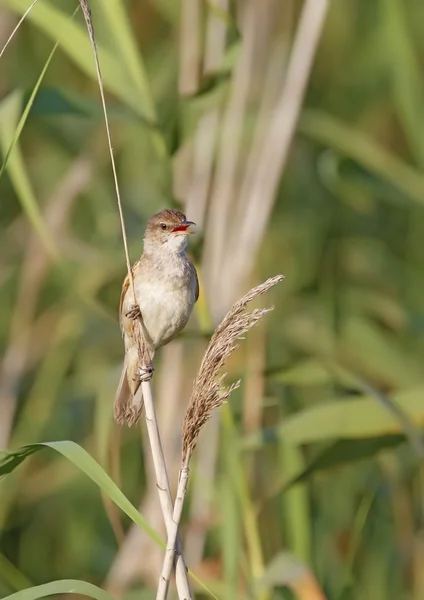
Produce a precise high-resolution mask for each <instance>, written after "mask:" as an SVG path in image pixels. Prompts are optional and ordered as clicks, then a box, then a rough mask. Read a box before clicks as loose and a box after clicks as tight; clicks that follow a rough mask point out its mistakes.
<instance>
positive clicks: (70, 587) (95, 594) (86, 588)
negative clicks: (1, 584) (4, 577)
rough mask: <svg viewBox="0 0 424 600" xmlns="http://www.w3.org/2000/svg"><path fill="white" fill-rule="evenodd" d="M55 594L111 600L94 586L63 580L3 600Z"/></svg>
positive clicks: (30, 598)
mask: <svg viewBox="0 0 424 600" xmlns="http://www.w3.org/2000/svg"><path fill="white" fill-rule="evenodd" d="M56 594H78V595H81V596H88V597H89V598H94V600H113V598H112V596H110V595H109V594H108V593H107V592H105V591H104V590H102V589H101V588H99V587H97V586H96V585H93V584H92V583H87V582H86V581H79V580H77V579H63V580H61V581H51V582H50V583H45V584H43V585H36V586H35V587H31V588H28V589H26V590H21V591H19V592H15V593H14V594H11V595H10V596H6V597H5V598H3V600H37V598H45V597H46V596H55V595H56Z"/></svg>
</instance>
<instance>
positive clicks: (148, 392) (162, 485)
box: [141, 381, 192, 600]
mask: <svg viewBox="0 0 424 600" xmlns="http://www.w3.org/2000/svg"><path fill="white" fill-rule="evenodd" d="M141 386H142V390H143V399H144V409H145V416H146V426H147V432H148V435H149V442H150V448H151V451H152V458H153V466H154V470H155V476H156V484H157V488H158V494H159V501H160V504H161V508H162V514H163V518H164V521H165V527H166V532H167V535H168V538H169V536H170V534H171V533H172V534H173V537H174V545H173V547H172V549H173V553H172V557H174V549H175V547H176V553H177V557H176V583H177V589H178V597H179V598H180V600H189V599H191V597H192V596H191V590H190V584H189V581H188V575H187V567H186V565H185V563H184V558H183V556H182V554H181V540H180V538H179V536H178V527H177V535H175V534H174V520H173V511H174V508H173V505H172V498H171V492H170V487H169V479H168V473H167V471H166V465H165V458H164V455H163V449H162V443H161V440H160V436H159V429H158V424H157V419H156V411H155V405H154V402H153V394H152V385H151V382H150V381H143V382H142V383H141ZM171 570H172V564H171ZM167 583H168V584H169V579H168V582H167ZM167 590H168V585H166V592H167ZM166 592H165V596H164V598H165V597H166Z"/></svg>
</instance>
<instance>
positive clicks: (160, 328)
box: [134, 275, 195, 348]
mask: <svg viewBox="0 0 424 600" xmlns="http://www.w3.org/2000/svg"><path fill="white" fill-rule="evenodd" d="M134 283H135V288H136V290H135V291H136V295H137V300H138V303H139V305H140V310H141V314H142V316H143V321H144V325H145V328H146V330H147V333H148V335H149V337H150V340H151V343H152V345H153V346H154V348H158V347H159V346H162V345H164V344H166V343H168V342H169V341H171V340H172V339H173V338H174V337H175V336H176V335H177V334H178V333H179V332H180V331H181V330H182V329H183V328H184V327H185V325H186V324H187V321H188V319H189V317H190V314H191V312H192V310H193V306H194V303H195V291H194V286H193V284H192V281H191V278H188V277H181V276H169V275H168V276H166V275H163V276H159V277H157V278H149V279H147V280H146V279H145V278H143V277H141V278H136V280H135V282H134Z"/></svg>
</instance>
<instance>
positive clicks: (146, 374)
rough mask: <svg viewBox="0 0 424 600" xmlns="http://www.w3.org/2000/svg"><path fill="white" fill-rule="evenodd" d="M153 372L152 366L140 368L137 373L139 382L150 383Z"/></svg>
mask: <svg viewBox="0 0 424 600" xmlns="http://www.w3.org/2000/svg"><path fill="white" fill-rule="evenodd" d="M154 371H155V369H154V367H153V365H150V366H149V367H140V368H139V369H138V371H137V375H138V377H139V379H140V381H150V380H151V379H152V377H153V373H154Z"/></svg>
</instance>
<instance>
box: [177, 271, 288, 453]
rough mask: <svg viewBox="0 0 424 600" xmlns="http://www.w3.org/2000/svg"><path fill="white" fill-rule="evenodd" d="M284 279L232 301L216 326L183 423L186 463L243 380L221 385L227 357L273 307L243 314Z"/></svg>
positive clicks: (275, 280)
mask: <svg viewBox="0 0 424 600" xmlns="http://www.w3.org/2000/svg"><path fill="white" fill-rule="evenodd" d="M283 279H284V276H283V275H277V276H276V277H272V278H271V279H268V280H267V281H265V282H264V283H261V284H260V285H258V286H257V287H255V288H253V289H251V290H250V292H248V293H247V294H246V295H245V296H243V298H241V299H240V300H238V301H237V302H236V303H235V304H233V306H232V308H231V309H230V310H229V312H228V313H227V314H226V316H225V317H224V319H223V320H222V321H221V323H220V325H218V327H217V328H216V330H215V332H214V334H213V336H212V338H211V341H210V342H209V346H208V348H207V350H206V352H205V356H204V357H203V360H202V364H201V365H200V369H199V372H198V375H197V377H196V379H195V381H194V384H193V392H192V395H191V399H190V402H189V405H188V407H187V411H186V414H185V418H184V424H183V463H184V462H185V459H186V457H187V456H189V455H191V454H192V453H193V450H194V448H195V447H196V444H197V438H198V436H199V433H200V430H201V429H202V427H203V426H204V424H205V423H206V422H207V421H208V420H209V419H210V417H211V415H212V412H213V410H214V409H215V408H218V407H219V406H220V405H221V404H223V402H225V401H226V400H227V398H228V397H229V395H230V394H231V392H233V391H234V390H235V389H236V388H237V387H238V386H239V383H240V382H237V383H235V384H232V385H231V386H230V387H228V388H227V389H224V388H223V387H222V382H223V379H224V377H225V375H222V376H221V377H219V378H218V373H219V371H220V370H221V368H222V367H223V366H224V364H225V361H226V359H227V358H228V356H229V355H230V354H231V353H232V352H233V351H234V350H235V349H236V348H237V346H238V344H237V340H239V339H240V338H241V337H242V336H243V335H244V334H245V333H246V332H247V331H249V329H251V328H252V327H254V325H256V323H257V322H258V321H259V320H260V319H262V317H263V316H265V315H266V314H267V313H268V312H270V311H271V310H272V308H256V309H254V310H253V311H252V312H249V313H244V312H243V311H244V309H245V308H246V306H247V305H248V304H249V302H251V301H252V300H254V299H255V298H257V297H258V296H261V295H262V294H264V293H265V292H267V291H268V290H269V289H270V288H271V287H273V286H274V285H276V284H277V283H279V282H280V281H282V280H283Z"/></svg>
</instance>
